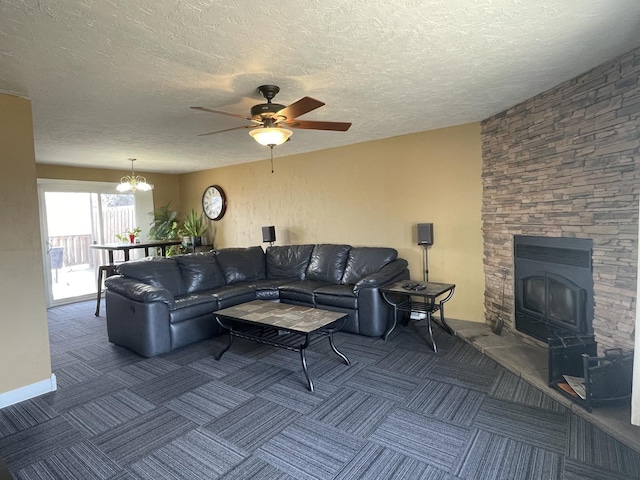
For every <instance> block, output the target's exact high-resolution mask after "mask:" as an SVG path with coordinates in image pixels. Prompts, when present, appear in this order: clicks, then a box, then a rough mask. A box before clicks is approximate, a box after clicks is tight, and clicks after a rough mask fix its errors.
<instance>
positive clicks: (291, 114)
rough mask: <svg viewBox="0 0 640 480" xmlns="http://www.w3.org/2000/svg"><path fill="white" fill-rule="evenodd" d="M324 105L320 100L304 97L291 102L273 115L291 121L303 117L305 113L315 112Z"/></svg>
mask: <svg viewBox="0 0 640 480" xmlns="http://www.w3.org/2000/svg"><path fill="white" fill-rule="evenodd" d="M323 105H324V103H323V102H321V101H320V100H316V99H315V98H311V97H304V98H301V99H300V100H298V101H297V102H293V103H292V104H291V105H289V106H288V107H285V108H283V109H282V110H280V111H279V112H278V113H276V114H275V116H276V117H286V118H287V119H288V120H293V119H294V118H296V117H299V116H300V115H304V114H305V113H308V112H310V111H311V110H315V109H316V108H320V107H321V106H323Z"/></svg>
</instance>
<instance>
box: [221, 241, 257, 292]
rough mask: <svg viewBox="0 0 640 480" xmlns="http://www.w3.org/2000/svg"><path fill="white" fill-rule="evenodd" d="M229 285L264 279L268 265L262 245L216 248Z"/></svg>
mask: <svg viewBox="0 0 640 480" xmlns="http://www.w3.org/2000/svg"><path fill="white" fill-rule="evenodd" d="M213 254H214V255H215V256H216V261H217V262H218V265H219V266H220V268H221V269H222V273H223V275H224V278H225V281H226V283H227V285H232V284H234V283H239V282H246V281H249V280H264V279H265V278H266V270H267V269H266V266H265V260H264V251H263V250H262V247H248V248H223V249H221V250H214V251H213Z"/></svg>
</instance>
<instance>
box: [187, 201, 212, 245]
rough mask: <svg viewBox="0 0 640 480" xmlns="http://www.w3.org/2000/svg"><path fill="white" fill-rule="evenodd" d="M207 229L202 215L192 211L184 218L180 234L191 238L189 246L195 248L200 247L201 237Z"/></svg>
mask: <svg viewBox="0 0 640 480" xmlns="http://www.w3.org/2000/svg"><path fill="white" fill-rule="evenodd" d="M208 227H209V225H208V224H207V223H206V222H205V219H204V216H203V215H202V213H197V212H196V211H195V210H193V209H192V210H191V211H190V212H189V213H187V214H186V215H185V217H184V222H183V223H182V232H183V233H184V234H185V235H187V236H189V237H191V245H193V246H194V247H197V246H199V245H202V236H203V235H204V234H205V233H206V232H207V228H208Z"/></svg>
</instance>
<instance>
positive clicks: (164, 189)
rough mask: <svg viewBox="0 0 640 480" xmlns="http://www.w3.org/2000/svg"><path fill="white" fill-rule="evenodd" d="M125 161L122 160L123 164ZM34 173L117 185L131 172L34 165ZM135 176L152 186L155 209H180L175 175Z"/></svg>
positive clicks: (56, 177) (63, 178)
mask: <svg viewBox="0 0 640 480" xmlns="http://www.w3.org/2000/svg"><path fill="white" fill-rule="evenodd" d="M125 160H126V159H123V164H124V161H125ZM36 173H37V175H38V178H51V179H56V180H84V181H91V182H114V183H117V182H119V181H120V178H122V177H123V176H124V175H130V174H131V170H107V169H100V168H79V167H64V166H59V165H44V164H38V165H36ZM136 175H144V177H145V178H146V179H147V182H149V183H151V184H152V185H153V205H154V208H155V209H157V208H159V207H161V206H163V205H166V204H167V203H168V202H171V207H172V208H173V209H174V210H178V209H179V208H180V205H179V201H180V200H179V198H180V195H179V191H178V188H179V187H178V184H179V183H178V176H177V175H166V174H162V173H147V172H142V171H140V172H139V171H138V170H136Z"/></svg>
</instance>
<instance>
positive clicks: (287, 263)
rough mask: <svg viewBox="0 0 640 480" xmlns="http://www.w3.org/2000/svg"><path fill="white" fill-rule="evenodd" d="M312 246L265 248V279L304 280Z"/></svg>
mask: <svg viewBox="0 0 640 480" xmlns="http://www.w3.org/2000/svg"><path fill="white" fill-rule="evenodd" d="M313 247H314V246H313V245H286V246H276V247H273V246H271V247H268V248H267V253H266V257H267V278H268V279H270V280H278V279H283V278H298V279H301V280H302V279H303V278H305V273H306V271H307V267H308V266H309V260H310V259H311V252H312V251H313Z"/></svg>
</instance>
